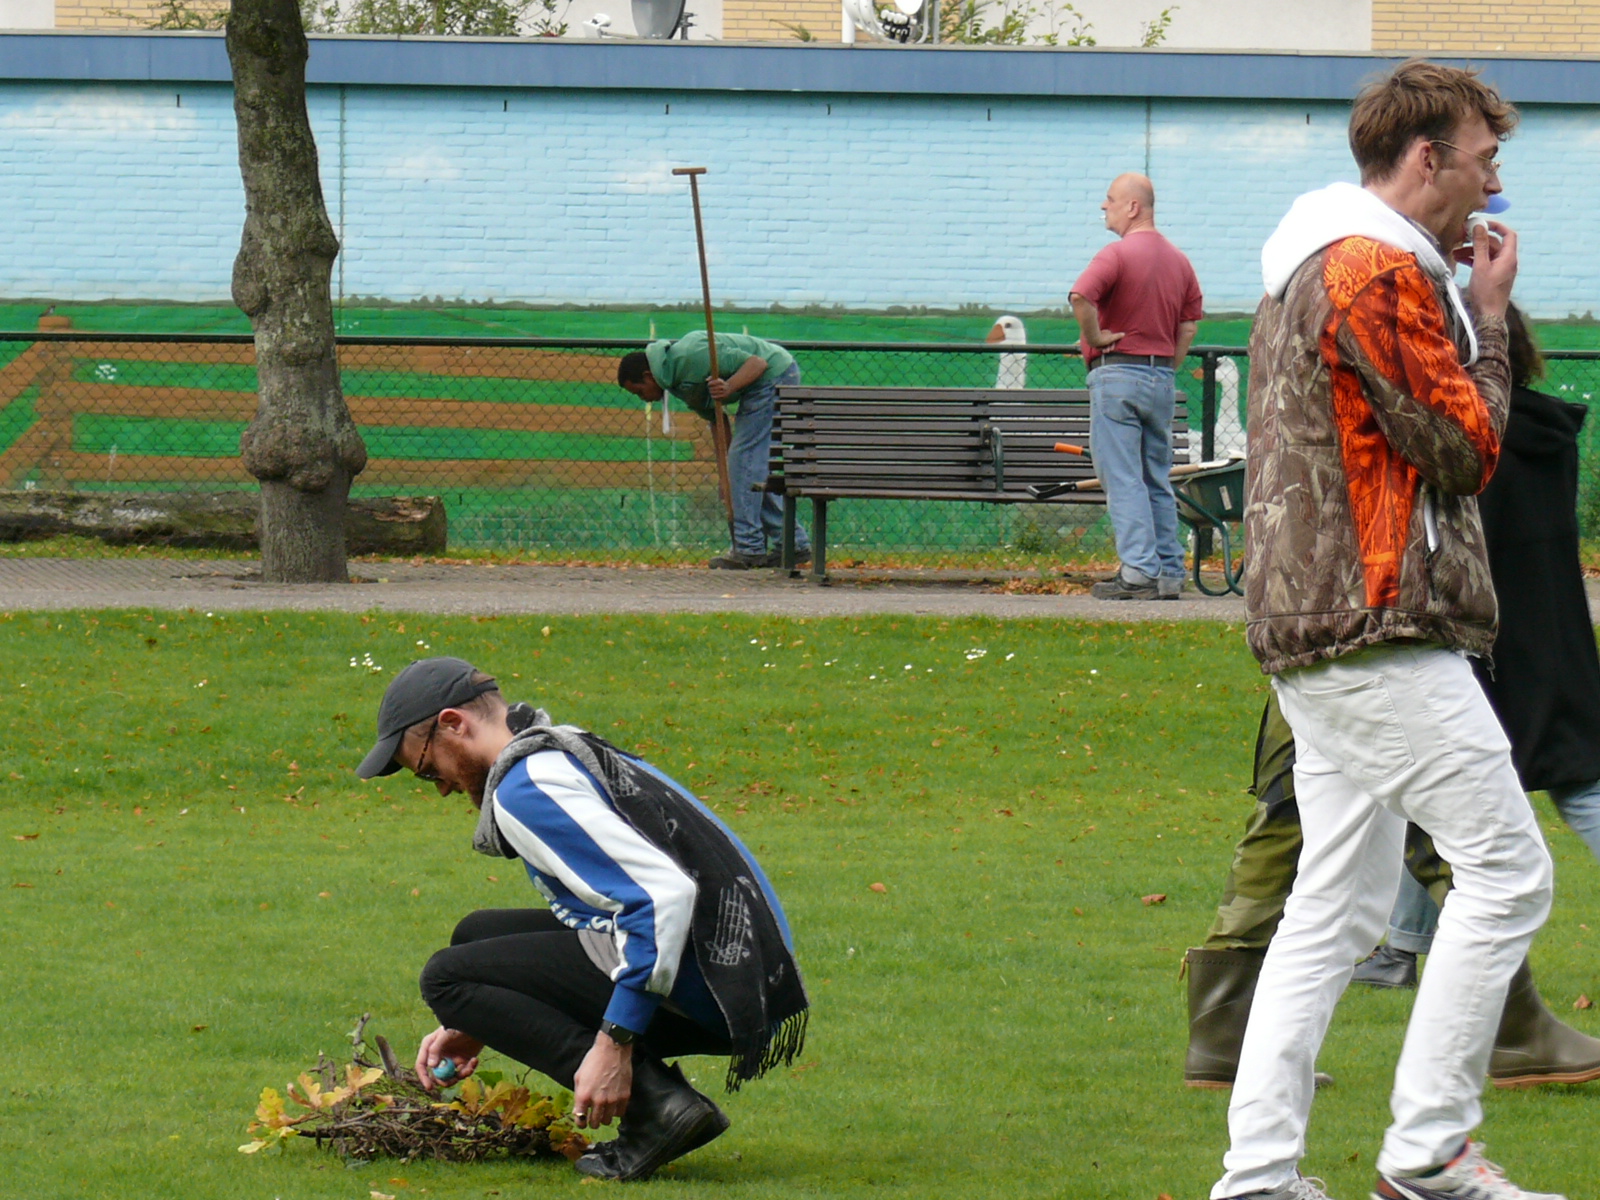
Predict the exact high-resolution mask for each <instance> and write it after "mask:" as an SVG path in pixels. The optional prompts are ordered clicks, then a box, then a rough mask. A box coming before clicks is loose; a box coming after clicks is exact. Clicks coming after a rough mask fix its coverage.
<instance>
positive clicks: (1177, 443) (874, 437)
mask: <svg viewBox="0 0 1600 1200" xmlns="http://www.w3.org/2000/svg"><path fill="white" fill-rule="evenodd" d="M1057 442H1067V443H1071V444H1075V445H1078V446H1087V445H1088V443H1089V393H1088V392H1087V391H1086V390H1083V389H1053V390H1045V389H1025V390H1001V389H995V388H973V389H968V388H860V387H804V386H802V387H785V388H779V389H778V402H777V407H776V409H775V411H774V418H773V457H772V477H771V478H770V479H769V480H768V481H767V485H766V486H767V490H768V491H772V492H777V493H779V494H781V495H782V496H783V497H784V506H783V517H784V520H783V567H784V569H785V570H788V571H793V570H794V567H795V557H796V556H795V549H794V526H795V514H796V509H797V507H798V505H799V503H800V501H801V500H802V499H809V500H810V501H811V522H812V523H811V544H812V560H811V575H812V578H814V579H816V580H819V581H820V580H823V579H825V578H826V577H827V573H828V558H827V546H828V505H829V504H830V503H831V502H832V501H834V500H957V501H972V502H974V503H979V504H1104V503H1105V493H1104V492H1102V491H1076V490H1057V489H1055V488H1054V487H1052V485H1055V484H1060V483H1076V482H1079V481H1086V480H1089V479H1091V478H1092V477H1093V476H1094V474H1095V470H1094V467H1093V465H1092V464H1091V463H1089V462H1087V461H1086V460H1084V459H1082V458H1079V457H1076V456H1073V455H1069V454H1063V453H1061V452H1059V451H1057V450H1056V448H1055V446H1056V443H1057ZM1172 445H1173V461H1174V462H1175V463H1187V462H1188V461H1189V449H1190V442H1189V417H1188V407H1187V403H1186V398H1185V397H1184V396H1183V394H1182V393H1179V395H1178V406H1177V411H1176V414H1175V415H1174V417H1173V422H1172ZM1030 488H1032V489H1039V490H1044V491H1045V495H1044V496H1039V495H1036V494H1035V492H1034V491H1030Z"/></svg>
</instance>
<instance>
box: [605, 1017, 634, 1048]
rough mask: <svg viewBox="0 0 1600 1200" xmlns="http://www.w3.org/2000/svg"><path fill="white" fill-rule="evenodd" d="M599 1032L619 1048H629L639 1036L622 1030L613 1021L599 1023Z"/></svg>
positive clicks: (627, 1030) (628, 1030)
mask: <svg viewBox="0 0 1600 1200" xmlns="http://www.w3.org/2000/svg"><path fill="white" fill-rule="evenodd" d="M600 1032H601V1033H603V1034H605V1035H606V1036H607V1037H608V1038H610V1039H611V1040H612V1041H613V1042H615V1043H616V1044H617V1045H619V1046H631V1045H633V1042H634V1039H635V1038H637V1037H638V1036H639V1035H638V1034H637V1033H635V1032H634V1031H633V1030H631V1029H624V1028H623V1027H622V1026H621V1025H618V1024H617V1023H616V1022H615V1021H601V1022H600Z"/></svg>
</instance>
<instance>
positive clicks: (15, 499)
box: [0, 490, 448, 557]
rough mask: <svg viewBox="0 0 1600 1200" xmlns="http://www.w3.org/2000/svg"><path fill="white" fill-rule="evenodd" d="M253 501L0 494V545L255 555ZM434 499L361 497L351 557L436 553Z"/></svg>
mask: <svg viewBox="0 0 1600 1200" xmlns="http://www.w3.org/2000/svg"><path fill="white" fill-rule="evenodd" d="M260 518H261V502H260V498H259V497H257V496H252V495H250V494H249V493H248V492H189V493H184V492H71V491H60V492H51V491H39V490H34V491H24V492H5V491H0V542H27V541H35V540H37V539H40V538H51V537H64V536H78V537H92V538H99V539H100V540H101V541H103V542H110V543H111V544H112V545H118V546H126V545H136V546H179V547H189V548H196V549H219V550H256V549H259V548H260V545H261V519H260ZM447 538H448V523H447V519H446V515H445V510H444V503H443V501H441V500H440V499H439V497H437V496H367V497H361V498H358V499H355V500H352V501H350V506H349V507H348V508H347V509H346V510H345V545H346V547H347V548H348V552H349V553H351V554H384V555H390V556H402V557H404V556H410V555H417V554H443V553H444V552H445V546H446V542H447Z"/></svg>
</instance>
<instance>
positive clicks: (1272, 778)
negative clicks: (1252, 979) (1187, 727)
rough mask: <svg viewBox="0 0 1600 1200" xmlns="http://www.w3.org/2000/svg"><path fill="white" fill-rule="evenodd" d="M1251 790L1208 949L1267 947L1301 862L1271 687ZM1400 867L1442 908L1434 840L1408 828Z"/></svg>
mask: <svg viewBox="0 0 1600 1200" xmlns="http://www.w3.org/2000/svg"><path fill="white" fill-rule="evenodd" d="M1250 794H1251V795H1252V796H1254V797H1255V798H1256V807H1255V811H1254V812H1252V813H1251V814H1250V820H1249V821H1248V822H1247V823H1246V825H1245V828H1244V837H1242V838H1241V839H1240V840H1239V844H1238V845H1237V846H1235V847H1234V850H1233V865H1232V866H1231V867H1229V868H1228V881H1227V883H1226V884H1224V885H1223V891H1222V903H1221V904H1220V905H1218V906H1217V919H1216V921H1215V922H1213V923H1212V926H1211V932H1210V933H1209V934H1207V935H1206V940H1205V949H1207V950H1260V951H1265V950H1266V948H1267V946H1268V944H1269V943H1270V942H1271V941H1272V935H1273V934H1274V933H1276V932H1277V931H1278V922H1279V921H1280V920H1282V919H1283V903H1284V901H1285V900H1287V899H1288V898H1289V891H1290V889H1291V888H1293V887H1294V877H1295V873H1296V871H1297V870H1298V869H1299V865H1300V846H1301V837H1300V809H1299V807H1298V806H1297V805H1296V804H1295V800H1294V734H1293V732H1291V731H1290V729H1289V722H1288V721H1286V720H1284V719H1283V713H1282V711H1281V710H1280V709H1279V708H1278V695H1277V693H1276V692H1269V693H1268V699H1267V707H1266V709H1265V710H1264V711H1263V712H1262V714H1261V730H1260V732H1259V733H1258V734H1257V735H1256V761H1255V777H1254V779H1253V780H1252V782H1251V784H1250ZM1406 869H1407V870H1408V871H1410V872H1411V874H1412V877H1413V878H1415V879H1416V881H1417V882H1418V883H1420V884H1421V885H1422V886H1423V887H1425V888H1427V889H1428V894H1429V895H1431V896H1432V897H1433V899H1434V902H1435V903H1436V904H1440V905H1443V904H1444V898H1445V896H1446V895H1447V894H1448V893H1449V891H1450V864H1449V863H1447V862H1445V861H1444V859H1442V858H1440V857H1439V854H1438V852H1437V851H1436V850H1435V849H1434V848H1433V839H1432V838H1431V837H1429V836H1428V835H1427V834H1426V833H1424V832H1422V830H1420V829H1418V828H1417V827H1416V826H1415V825H1410V824H1408V825H1407V826H1406Z"/></svg>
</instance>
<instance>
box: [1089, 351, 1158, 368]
mask: <svg viewBox="0 0 1600 1200" xmlns="http://www.w3.org/2000/svg"><path fill="white" fill-rule="evenodd" d="M1113 365H1126V366H1130V367H1166V368H1167V370H1169V371H1170V370H1172V369H1173V365H1172V355H1170V354H1102V355H1101V356H1100V357H1099V358H1097V359H1095V360H1094V361H1092V362H1091V363H1090V364H1089V370H1091V371H1092V370H1094V369H1095V368H1096V367H1099V366H1113Z"/></svg>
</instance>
